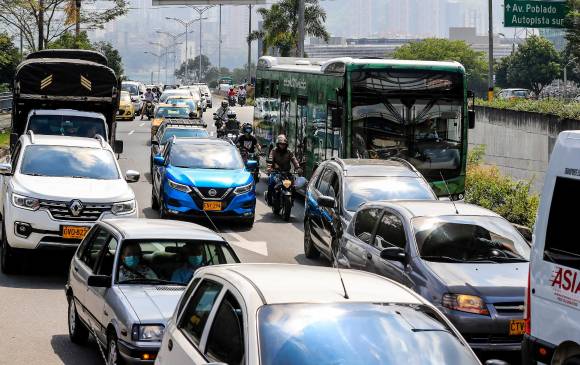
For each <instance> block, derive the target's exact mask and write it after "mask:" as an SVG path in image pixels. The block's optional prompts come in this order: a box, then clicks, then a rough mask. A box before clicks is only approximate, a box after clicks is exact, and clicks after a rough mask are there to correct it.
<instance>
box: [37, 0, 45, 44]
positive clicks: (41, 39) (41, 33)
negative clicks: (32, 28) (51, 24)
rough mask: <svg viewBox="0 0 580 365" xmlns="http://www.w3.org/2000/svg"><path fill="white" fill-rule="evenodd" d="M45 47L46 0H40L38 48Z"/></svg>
mask: <svg viewBox="0 0 580 365" xmlns="http://www.w3.org/2000/svg"><path fill="white" fill-rule="evenodd" d="M43 48H44V0H38V50H39V51H40V50H42V49H43Z"/></svg>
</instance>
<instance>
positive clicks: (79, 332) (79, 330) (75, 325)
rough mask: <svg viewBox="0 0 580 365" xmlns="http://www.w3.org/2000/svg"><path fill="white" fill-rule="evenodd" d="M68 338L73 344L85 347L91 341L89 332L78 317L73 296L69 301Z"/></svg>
mask: <svg viewBox="0 0 580 365" xmlns="http://www.w3.org/2000/svg"><path fill="white" fill-rule="evenodd" d="M68 336H69V338H70V340H71V341H72V342H73V343H76V344H78V345H83V344H85V343H87V340H88V339H89V330H88V329H87V327H85V324H84V323H83V322H82V321H81V319H80V318H79V316H78V313H77V308H76V305H75V301H74V299H73V297H72V295H71V296H70V297H69V299H68Z"/></svg>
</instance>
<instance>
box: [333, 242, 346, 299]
mask: <svg viewBox="0 0 580 365" xmlns="http://www.w3.org/2000/svg"><path fill="white" fill-rule="evenodd" d="M330 252H332V257H333V258H334V262H336V271H338V277H339V278H340V283H341V284H342V290H344V299H350V297H349V296H348V292H347V291H346V286H345V285H344V280H342V274H341V273H340V267H339V265H338V259H337V258H336V254H335V253H334V250H333V249H332V248H331V249H330Z"/></svg>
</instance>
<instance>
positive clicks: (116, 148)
mask: <svg viewBox="0 0 580 365" xmlns="http://www.w3.org/2000/svg"><path fill="white" fill-rule="evenodd" d="M113 152H115V153H116V154H118V155H120V154H121V153H123V141H115V143H114V144H113Z"/></svg>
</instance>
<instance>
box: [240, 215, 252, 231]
mask: <svg viewBox="0 0 580 365" xmlns="http://www.w3.org/2000/svg"><path fill="white" fill-rule="evenodd" d="M242 225H243V226H244V228H248V229H252V228H253V227H254V218H253V217H252V218H246V219H244V220H242Z"/></svg>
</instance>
